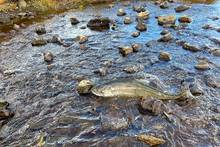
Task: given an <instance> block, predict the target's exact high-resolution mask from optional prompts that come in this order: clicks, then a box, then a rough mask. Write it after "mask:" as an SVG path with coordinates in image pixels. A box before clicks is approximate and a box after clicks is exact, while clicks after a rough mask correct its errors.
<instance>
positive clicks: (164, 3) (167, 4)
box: [160, 1, 169, 9]
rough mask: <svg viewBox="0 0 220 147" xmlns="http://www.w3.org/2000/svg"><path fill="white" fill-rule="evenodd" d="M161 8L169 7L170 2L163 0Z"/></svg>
mask: <svg viewBox="0 0 220 147" xmlns="http://www.w3.org/2000/svg"><path fill="white" fill-rule="evenodd" d="M160 8H161V9H167V8H169V2H167V1H165V2H162V3H161V4H160Z"/></svg>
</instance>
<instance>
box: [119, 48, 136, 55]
mask: <svg viewBox="0 0 220 147" xmlns="http://www.w3.org/2000/svg"><path fill="white" fill-rule="evenodd" d="M119 52H120V53H121V54H122V55H123V56H127V55H128V54H130V53H132V52H133V48H132V47H130V46H125V47H119Z"/></svg>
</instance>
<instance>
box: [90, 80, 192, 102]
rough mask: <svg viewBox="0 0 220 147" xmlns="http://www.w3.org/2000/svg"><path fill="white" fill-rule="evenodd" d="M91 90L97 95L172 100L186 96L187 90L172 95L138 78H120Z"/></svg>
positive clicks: (187, 94) (187, 95)
mask: <svg viewBox="0 0 220 147" xmlns="http://www.w3.org/2000/svg"><path fill="white" fill-rule="evenodd" d="M91 92H92V93H93V94H94V95H96V96H99V97H108V98H114V97H122V98H147V97H153V98H157V99H160V100H172V99H180V98H188V97H189V95H190V93H189V90H184V91H182V92H181V93H179V94H176V95H173V94H169V93H166V92H162V91H160V90H158V89H156V88H153V87H151V86H149V85H147V84H145V82H144V81H143V80H139V79H122V80H115V81H112V82H109V83H105V84H103V85H99V86H95V87H93V88H92V89H91Z"/></svg>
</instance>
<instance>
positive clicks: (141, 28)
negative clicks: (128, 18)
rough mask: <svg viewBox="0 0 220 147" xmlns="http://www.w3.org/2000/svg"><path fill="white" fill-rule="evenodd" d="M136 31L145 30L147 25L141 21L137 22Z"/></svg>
mask: <svg viewBox="0 0 220 147" xmlns="http://www.w3.org/2000/svg"><path fill="white" fill-rule="evenodd" d="M135 28H136V29H137V30H138V31H141V32H143V31H146V30H147V26H146V25H145V24H144V23H142V22H138V24H137V26H136V27H135Z"/></svg>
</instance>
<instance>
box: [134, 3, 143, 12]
mask: <svg viewBox="0 0 220 147" xmlns="http://www.w3.org/2000/svg"><path fill="white" fill-rule="evenodd" d="M133 10H134V11H136V12H138V13H140V12H144V11H146V9H145V8H144V6H138V5H136V6H133Z"/></svg>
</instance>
